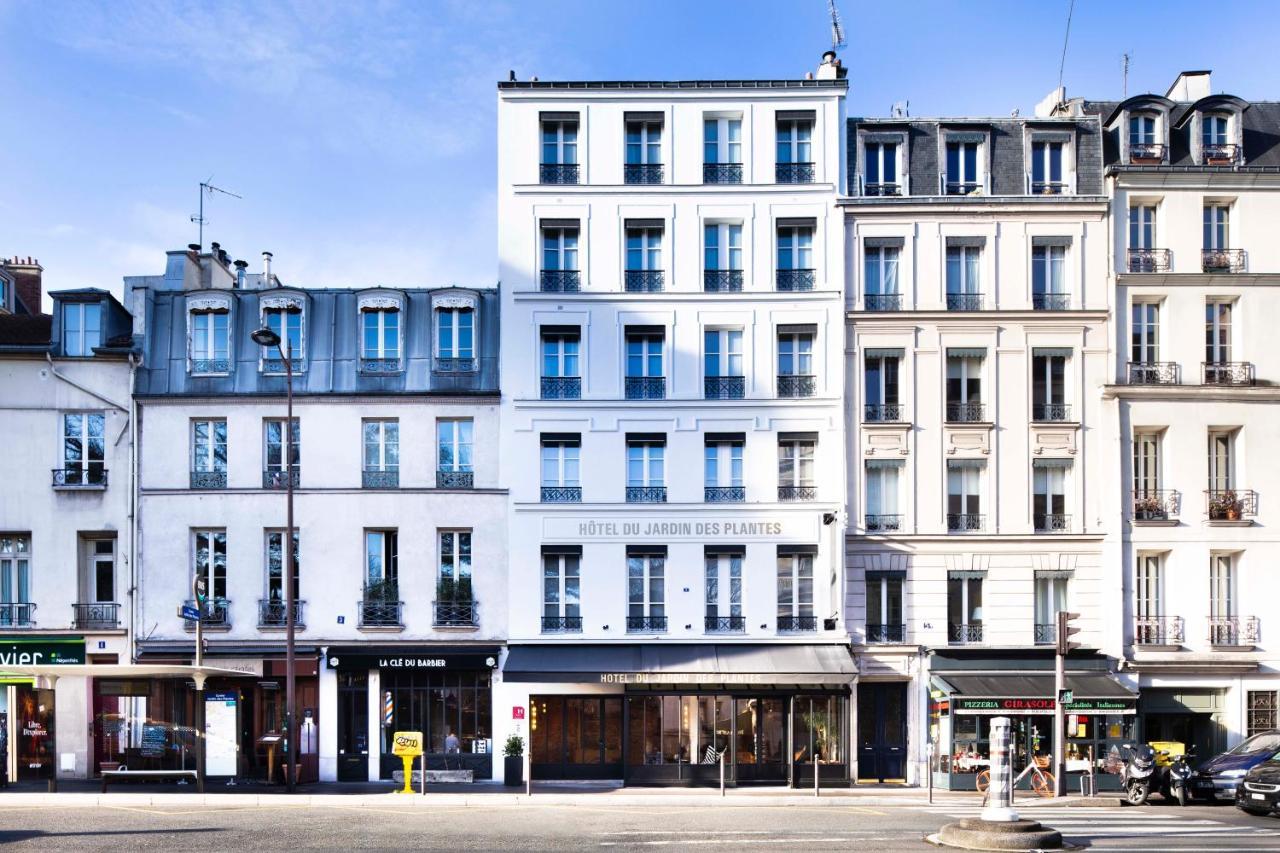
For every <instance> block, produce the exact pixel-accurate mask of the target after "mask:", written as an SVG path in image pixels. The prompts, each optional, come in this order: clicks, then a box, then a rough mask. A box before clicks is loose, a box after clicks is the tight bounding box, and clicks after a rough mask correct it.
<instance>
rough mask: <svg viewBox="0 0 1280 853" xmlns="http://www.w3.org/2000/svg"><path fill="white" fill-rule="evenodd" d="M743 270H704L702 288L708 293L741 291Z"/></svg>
mask: <svg viewBox="0 0 1280 853" xmlns="http://www.w3.org/2000/svg"><path fill="white" fill-rule="evenodd" d="M742 279H743V276H742V270H703V271H702V290H703V291H704V292H706V293H741V292H742Z"/></svg>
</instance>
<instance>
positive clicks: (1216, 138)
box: [1200, 113, 1239, 166]
mask: <svg viewBox="0 0 1280 853" xmlns="http://www.w3.org/2000/svg"><path fill="white" fill-rule="evenodd" d="M1231 139H1232V137H1231V117H1230V116H1227V115H1224V114H1222V113H1205V114H1204V115H1203V116H1201V117H1200V156H1201V157H1202V158H1203V159H1202V162H1203V163H1204V164H1205V165H1207V166H1224V165H1232V164H1234V163H1235V162H1236V160H1237V159H1238V154H1239V148H1238V147H1237V146H1236V145H1235V144H1234V143H1233V142H1232V141H1231Z"/></svg>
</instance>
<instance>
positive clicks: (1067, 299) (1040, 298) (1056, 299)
mask: <svg viewBox="0 0 1280 853" xmlns="http://www.w3.org/2000/svg"><path fill="white" fill-rule="evenodd" d="M1031 307H1032V309H1033V310H1035V311H1068V310H1070V309H1071V294H1070V293H1033V294H1031Z"/></svg>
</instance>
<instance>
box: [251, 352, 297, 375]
mask: <svg viewBox="0 0 1280 853" xmlns="http://www.w3.org/2000/svg"><path fill="white" fill-rule="evenodd" d="M306 369H307V360H306V359H305V358H303V357H302V356H298V357H297V358H295V359H294V360H293V364H291V365H288V366H286V365H285V363H284V359H283V358H264V359H263V360H262V372H263V373H264V374H268V375H272V376H284V375H285V374H287V373H290V372H292V373H293V375H294V376H298V375H299V374H302V373H305V372H306Z"/></svg>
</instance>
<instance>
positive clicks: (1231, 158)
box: [1200, 142, 1240, 166]
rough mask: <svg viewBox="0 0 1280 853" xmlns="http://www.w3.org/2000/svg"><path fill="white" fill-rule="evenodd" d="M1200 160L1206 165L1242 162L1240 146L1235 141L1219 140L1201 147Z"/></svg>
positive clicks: (1228, 164)
mask: <svg viewBox="0 0 1280 853" xmlns="http://www.w3.org/2000/svg"><path fill="white" fill-rule="evenodd" d="M1200 161H1201V163H1202V165H1205V166H1234V165H1236V164H1237V163H1239V162H1240V146H1239V145H1236V144H1235V143H1234V142H1219V143H1215V144H1212V145H1203V146H1201V148H1200Z"/></svg>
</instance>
